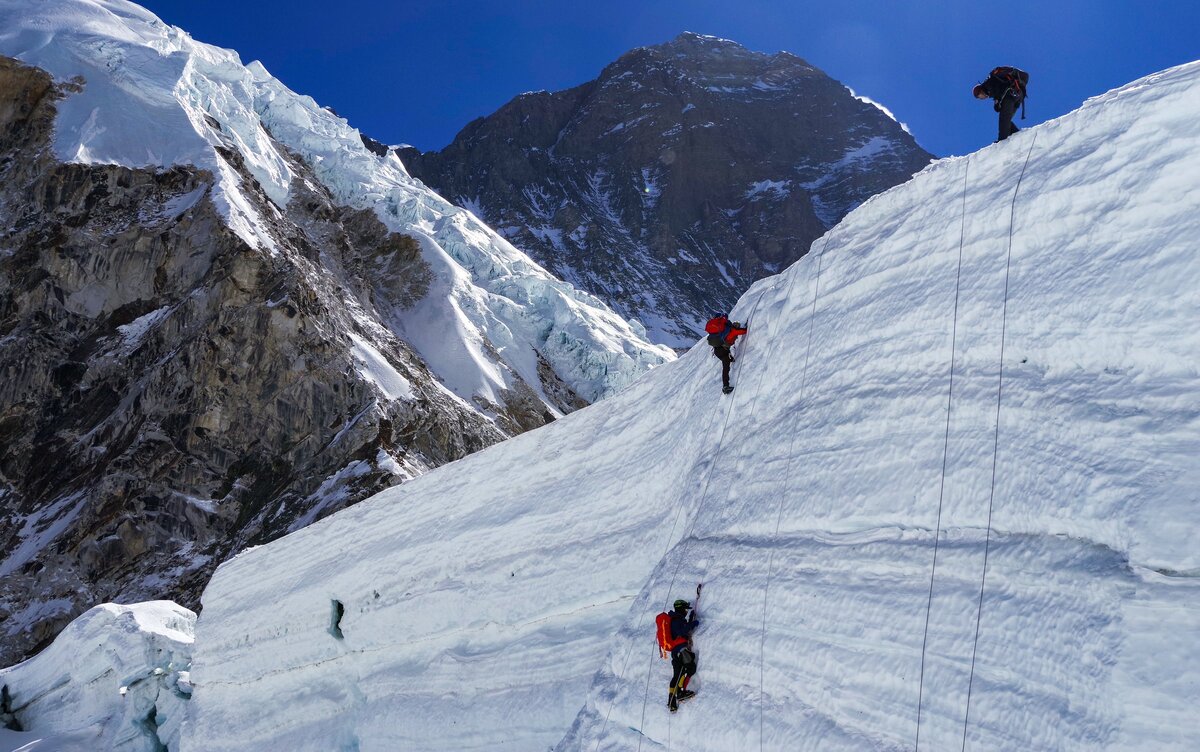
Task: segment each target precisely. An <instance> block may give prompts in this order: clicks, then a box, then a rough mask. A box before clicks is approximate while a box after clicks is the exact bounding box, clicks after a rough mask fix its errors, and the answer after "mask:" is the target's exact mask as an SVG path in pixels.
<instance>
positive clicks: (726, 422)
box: [595, 290, 766, 750]
mask: <svg viewBox="0 0 1200 752" xmlns="http://www.w3.org/2000/svg"><path fill="white" fill-rule="evenodd" d="M765 294H766V290H763V292H762V293H759V296H758V297H757V298H756V299H755V301H754V305H753V306H751V308H750V314H749V315H748V316H747V317H746V321H747V323H749V322H750V321H752V320H753V319H754V313H755V311H757V310H758V304H759V303H760V302H762V299H763V295H765ZM739 355H743V356H744V354H743V353H740V352H739ZM742 360H743V358H738V362H741V361H742ZM741 371H742V369H741V366H738V368H737V372H738V374H739V375H740V374H741ZM759 381H760V383H761V378H760V380H759ZM713 414H714V416H716V415H719V414H720V413H717V412H714V413H713ZM732 414H733V398H732V397H731V398H730V400H729V407H728V408H727V409H726V411H725V419H724V421H723V422H722V424H721V434H720V438H718V440H717V453H716V454H715V455H714V458H713V461H712V463H710V465H709V469H708V474H707V475H706V477H705V480H704V487H703V489H702V491H701V493H700V501H699V503H698V504H697V505H696V516H695V517H693V519H692V522H691V524H690V525H689V526H688V529H687V531H685V532H684V534H683V536H682V537H681V538H680V540H681V541H684V549H683V550H682V551H681V552H680V559H679V563H678V564H676V566H675V571H674V573H673V574H672V575H671V581H670V584H669V585H668V586H667V598H668V600H669V599H670V595H671V592H672V591H673V590H674V588H675V580H676V578H677V577H678V575H679V568H680V565H681V564H682V562H683V554H684V553H685V552H686V550H687V546H688V545H689V544H690V542H691V541H690V536H691V533H692V530H693V529H694V528H695V525H696V520H697V519H698V518H699V516H700V512H701V510H702V509H703V507H704V502H705V500H706V499H707V497H708V487H709V484H710V483H711V481H712V474H713V468H714V467H715V466H716V463H717V458H719V457H720V454H721V449H722V447H723V445H724V442H725V430H726V428H728V426H729V417H730V416H731V415H732ZM716 420H717V418H716V417H714V422H715V421H716ZM682 512H683V505H682V504H680V505H679V506H678V507H677V508H676V510H675V519H674V521H673V522H672V523H671V532H670V534H668V535H667V545H666V548H665V549H664V550H663V556H662V558H664V559H665V558H666V557H667V554H669V553H670V551H671V541H672V539H673V538H674V536H675V529H676V527H677V526H678V525H679V518H680V515H681V514H682ZM642 616H644V614H643V615H642ZM642 616H639V617H638V631H640V628H641V624H642ZM636 644H637V643H636V641H634V642H630V644H629V648H628V650H626V651H625V659H624V661H623V662H622V668H621V674H622V675H624V674H625V672H626V671H627V670H628V668H629V658H630V657H631V656H632V655H633V647H634V645H636ZM657 652H658V649H657V647H655V648H654V649H653V650H651V653H650V665H649V668H648V669H647V671H646V687H645V690H644V692H643V695H642V719H641V722H640V723H639V728H642V727H644V726H645V725H646V706H647V702H648V700H649V697H650V680H651V678H652V677H653V675H654V656H655V654H656V653H657ZM616 704H617V703H616V698H615V697H614V698H613V701H612V702H611V703H609V706H608V712H607V713H606V714H605V716H604V724H603V726H601V728H600V734H599V735H598V736H597V737H596V746H595V749H599V748H600V740H601V739H602V738H603V737H604V734H605V732H606V731H607V730H608V722H609V719H610V717H611V716H612V711H613V708H614V707H616ZM643 738H644V735H642V736H639V737H638V749H639V750H640V749H641V746H642V739H643Z"/></svg>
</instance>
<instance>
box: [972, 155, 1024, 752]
mask: <svg viewBox="0 0 1200 752" xmlns="http://www.w3.org/2000/svg"><path fill="white" fill-rule="evenodd" d="M1036 143H1037V131H1034V133H1033V140H1031V141H1030V142H1029V151H1028V152H1026V153H1025V164H1024V165H1022V166H1021V176H1020V177H1019V178H1017V187H1016V188H1014V189H1013V197H1012V204H1011V205H1010V206H1009V210H1008V255H1007V258H1006V260H1005V262H1004V305H1003V307H1002V308H1001V312H1000V377H999V379H998V380H997V383H996V431H995V435H994V436H993V439H992V484H991V485H992V487H991V491H990V493H989V494H988V516H987V535H986V536H985V537H984V542H983V575H982V577H980V579H979V605H978V607H977V608H976V611H975V641H974V643H973V644H972V645H971V673H970V677H969V678H968V679H967V708H966V711H965V712H964V713H963V739H962V749H963V750H966V748H967V724H968V723H969V721H970V718H971V689H972V687H973V685H974V684H975V655H976V653H977V652H978V649H979V625H980V623H981V622H982V618H983V590H984V587H985V586H986V584H987V566H988V554H989V553H990V550H991V545H992V508H993V502H994V501H995V499H996V463H997V459H998V457H999V456H1000V403H1001V399H1002V398H1003V395H1004V338H1005V334H1006V333H1007V326H1008V282H1009V277H1010V273H1011V271H1012V238H1013V223H1014V220H1015V218H1016V212H1017V194H1018V193H1020V192H1021V181H1022V180H1024V179H1025V169H1026V168H1027V167H1029V158H1030V157H1031V156H1033V146H1034V144H1036Z"/></svg>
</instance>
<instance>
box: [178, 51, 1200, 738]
mask: <svg viewBox="0 0 1200 752" xmlns="http://www.w3.org/2000/svg"><path fill="white" fill-rule="evenodd" d="M1198 122H1200V63H1194V64H1190V65H1187V66H1182V67H1180V68H1176V69H1172V70H1169V71H1166V72H1163V73H1161V74H1158V75H1155V76H1151V77H1149V78H1146V79H1143V80H1141V81H1138V82H1136V83H1134V84H1131V85H1129V86H1127V87H1124V88H1123V89H1119V90H1115V91H1113V92H1110V93H1108V94H1106V95H1104V96H1101V97H1098V98H1095V99H1093V100H1090V101H1089V102H1087V103H1086V104H1085V105H1084V106H1083V108H1082V109H1081V110H1080V111H1078V112H1076V113H1072V114H1070V115H1068V116H1066V117H1063V118H1061V119H1059V120H1057V121H1053V122H1050V123H1047V124H1045V125H1042V126H1039V127H1037V128H1035V129H1030V130H1028V131H1023V132H1022V133H1021V134H1019V135H1018V136H1016V137H1014V138H1011V139H1009V140H1008V141H1005V142H1003V143H1001V144H997V145H995V146H992V147H989V148H987V149H984V150H983V151H981V152H979V153H977V154H973V155H971V156H970V157H968V158H959V159H953V160H943V161H941V162H938V163H936V164H935V165H933V166H931V167H930V168H928V169H927V170H925V171H923V172H922V173H921V174H919V175H918V176H917V177H916V178H915V179H914V180H913V181H911V182H910V183H908V184H906V185H904V186H901V187H899V188H896V189H894V190H891V191H889V192H887V193H885V194H882V195H880V196H877V197H876V198H874V199H872V200H870V201H868V202H867V203H866V204H865V205H864V206H863V207H861V208H860V209H858V210H857V211H855V212H853V213H852V214H851V215H850V216H849V217H847V219H846V220H845V221H844V222H842V223H841V224H840V225H838V226H837V227H835V228H834V229H833V230H832V231H831V232H830V233H828V234H827V235H826V236H824V237H823V238H821V239H820V240H818V241H817V243H816V244H815V245H814V248H813V251H812V252H811V253H810V254H809V255H808V256H806V257H805V258H803V259H801V260H800V261H799V262H797V263H796V264H794V265H793V266H792V267H791V268H789V269H788V270H787V271H786V272H785V273H784V274H781V275H779V276H776V277H773V278H770V279H766V280H763V281H762V282H760V283H758V284H756V285H755V286H754V287H753V288H752V289H751V290H750V291H749V292H748V293H747V294H746V295H745V296H744V297H743V298H742V300H741V302H740V303H739V305H738V306H737V308H736V309H735V311H734V315H735V317H737V318H741V319H743V320H746V319H748V320H749V321H750V333H749V335H748V336H747V339H746V340H745V342H744V343H743V344H742V345H741V350H740V353H739V358H738V363H737V368H738V371H737V372H736V373H735V382H736V391H734V392H733V394H732V395H730V396H728V397H722V396H721V394H720V391H719V382H718V377H717V365H716V361H714V360H713V359H712V357H711V356H710V355H709V354H708V352H707V349H706V348H705V347H704V346H703V345H700V346H697V347H695V348H693V350H692V351H691V352H689V353H688V354H687V355H685V356H684V357H683V358H681V359H680V360H679V361H678V362H676V363H673V364H671V365H669V366H667V367H664V368H660V369H656V370H655V371H653V372H652V373H651V374H649V375H648V376H647V377H645V378H644V379H642V380H641V381H639V382H638V383H636V384H635V385H634V386H633V387H632V388H630V389H629V390H627V391H625V392H623V393H622V394H620V395H618V396H616V397H615V398H613V399H611V400H608V401H606V402H604V403H602V404H599V405H596V406H593V407H591V408H588V409H585V410H582V411H579V412H577V413H575V414H573V415H571V416H568V417H567V418H566V419H564V420H561V421H558V422H556V423H554V424H553V425H550V426H547V427H545V428H543V429H539V430H537V431H534V432H531V433H528V434H525V435H523V436H520V437H518V438H516V439H514V440H512V441H509V442H505V443H503V444H500V445H497V446H494V447H492V448H490V449H488V450H485V451H483V452H480V453H478V454H476V455H473V456H471V457H469V458H467V459H465V460H462V461H460V462H457V463H454V464H453V465H452V466H447V467H445V468H442V469H440V470H437V471H434V472H432V473H429V474H428V475H425V476H423V477H421V478H419V479H417V480H416V481H414V482H412V483H409V484H406V485H404V486H402V487H399V488H396V489H392V490H389V491H386V492H384V493H382V494H380V495H378V496H376V497H374V498H373V499H371V500H369V501H367V502H364V503H362V504H360V505H358V506H356V507H353V508H351V509H348V510H345V511H343V512H340V513H338V514H337V515H334V516H333V517H330V518H328V519H325V520H323V521H322V522H320V523H318V524H316V525H313V526H311V527H309V528H307V529H305V530H302V531H300V532H298V533H296V534H294V535H290V536H288V537H286V538H283V539H281V540H278V541H275V542H274V543H271V544H269V545H267V546H264V547H261V548H257V549H254V550H252V551H248V552H245V553H243V554H242V555H241V556H239V557H238V558H236V559H234V560H233V561H230V562H227V563H226V564H224V565H223V566H222V567H221V568H220V569H219V570H218V571H217V573H216V575H215V576H214V578H213V580H212V582H211V584H210V586H209V588H208V590H207V591H206V593H205V596H204V612H203V616H202V617H201V619H200V622H199V626H198V645H199V650H198V651H197V655H196V669H195V673H196V678H197V690H196V700H195V706H194V709H195V711H196V716H195V720H194V724H193V725H192V726H191V727H190V729H189V732H188V733H187V734H186V735H185V737H184V739H183V742H184V749H191V750H199V749H205V750H218V749H229V750H233V749H244V748H245V747H246V746H247V745H250V746H256V747H261V748H267V747H274V748H289V749H328V748H332V747H337V748H344V749H364V750H365V749H424V750H442V749H444V750H484V749H487V750H499V749H512V750H528V749H545V748H547V747H549V746H553V745H556V744H557V745H558V748H560V749H571V750H574V749H586V750H596V749H600V750H615V749H622V750H631V749H662V748H668V747H671V745H672V743H674V745H675V748H679V746H680V744H681V741H680V740H686V742H684V743H685V744H686V746H687V748H688V749H699V750H732V749H738V750H745V749H764V750H766V749H770V750H801V749H810V750H839V749H881V748H882V749H893V748H894V749H912V748H914V747H917V748H919V749H929V750H942V749H958V748H961V747H963V746H969V747H970V748H972V749H1080V750H1083V749H1088V750H1091V749H1113V750H1127V749H1154V750H1164V749H1177V750H1184V749H1189V748H1194V743H1195V739H1196V738H1200V715H1197V714H1196V713H1195V706H1196V703H1197V701H1200V653H1198V652H1197V651H1196V650H1195V646H1196V645H1197V644H1198V641H1200V580H1198V579H1197V578H1196V573H1197V571H1200V551H1198V550H1197V548H1196V546H1195V541H1196V540H1197V536H1198V535H1200V506H1198V505H1197V503H1196V489H1197V487H1198V485H1200V397H1198V396H1197V395H1200V369H1198V366H1197V361H1196V357H1195V356H1196V353H1197V352H1198V351H1200V335H1197V333H1196V332H1197V331H1200V293H1198V292H1197V291H1198V290H1200V258H1197V255H1196V253H1195V238H1196V237H1200V175H1198V173H1197V172H1196V170H1195V165H1196V164H1198V163H1200V138H1197V136H1198V135H1200V134H1198V126H1197V123H1198ZM697 581H704V582H705V583H706V585H707V587H706V588H705V590H704V594H703V600H702V602H701V604H700V614H701V619H702V626H701V628H700V630H699V632H698V633H697V636H696V645H697V648H698V650H699V654H700V674H699V678H698V679H697V681H696V682H695V683H694V684H693V686H698V687H699V695H698V696H697V697H696V698H695V699H694V700H692V701H691V703H689V704H688V705H685V706H684V707H683V708H682V709H681V710H680V712H679V713H678V714H677V715H670V714H668V713H667V712H666V708H665V700H666V691H665V690H666V683H667V680H668V676H669V666H668V664H666V663H664V662H663V661H660V660H659V659H658V657H657V655H656V649H655V646H654V641H653V617H654V614H655V613H656V612H657V611H659V610H660V609H662V608H664V607H665V605H666V604H668V603H669V602H670V601H671V600H673V599H674V598H677V597H690V594H691V593H692V591H693V589H694V586H695V583H696V582H697Z"/></svg>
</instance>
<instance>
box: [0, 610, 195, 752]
mask: <svg viewBox="0 0 1200 752" xmlns="http://www.w3.org/2000/svg"><path fill="white" fill-rule="evenodd" d="M195 623H196V614H194V613H192V612H191V611H189V610H188V609H186V608H183V607H182V606H178V605H176V604H174V603H171V602H170V601H150V602H147V603H135V604H133V605H130V606H122V605H118V604H116V603H105V604H102V605H100V606H96V607H95V608H93V609H91V610H90V611H88V612H87V613H85V614H83V615H81V616H79V617H78V618H76V619H75V620H74V621H73V622H71V624H70V625H69V626H68V627H67V628H66V629H64V630H63V631H62V633H61V634H59V636H58V637H57V638H56V639H55V640H54V642H53V643H52V644H51V645H50V647H48V648H46V650H44V651H42V652H41V653H39V654H38V655H36V656H35V657H33V658H30V659H29V660H27V661H25V662H24V663H20V664H18V665H16V666H13V667H11V668H7V669H0V685H4V686H5V688H6V689H7V690H8V693H9V696H10V700H11V716H8V717H5V718H4V719H3V720H4V721H6V722H8V723H9V724H11V725H14V726H15V725H19V726H20V729H19V731H18V730H13V729H8V730H0V747H2V748H4V749H18V748H19V749H22V750H26V749H28V750H50V749H61V750H74V749H79V750H85V749H88V750H95V749H104V750H129V751H130V752H133V751H134V750H137V751H138V752H140V751H141V750H160V749H165V748H171V749H175V748H176V745H177V744H178V740H179V731H180V727H181V724H182V722H183V719H184V715H185V713H186V709H187V703H188V700H189V699H190V697H191V691H192V689H191V683H190V680H189V676H188V667H189V666H190V664H191V652H192V641H193V630H194V627H195ZM5 710H6V711H8V710H9V709H8V708H6V709H5ZM14 720H15V723H13V721H14ZM4 744H9V745H12V746H11V747H4V746H3V745H4ZM26 745H28V746H26ZM164 745H165V746H164Z"/></svg>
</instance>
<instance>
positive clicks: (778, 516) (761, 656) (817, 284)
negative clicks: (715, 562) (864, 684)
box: [758, 230, 833, 752]
mask: <svg viewBox="0 0 1200 752" xmlns="http://www.w3.org/2000/svg"><path fill="white" fill-rule="evenodd" d="M832 235H833V231H832V230H831V231H830V233H829V234H828V235H826V236H825V242H824V243H823V244H822V245H821V253H820V254H819V255H818V256H817V274H816V280H815V281H814V282H813V302H812V310H811V311H810V312H809V316H808V345H807V347H806V348H805V351H804V368H803V370H802V371H801V376H800V395H799V397H798V398H797V400H796V404H797V405H799V404H801V403H803V401H804V392H805V389H806V387H807V384H808V361H809V357H810V356H811V355H812V343H813V328H814V324H815V322H816V319H817V295H818V293H819V292H820V290H821V266H822V263H823V262H824V260H825V251H826V249H828V248H829V240H830V237H831V236H832ZM799 276H800V275H799V274H796V275H794V276H793V277H792V285H793V286H794V285H795V283H796V279H797V278H798V277H799ZM785 299H786V300H790V299H791V288H789V289H788V294H787V297H786V298H785ZM795 444H796V432H795V431H793V432H792V437H791V441H790V442H789V443H788V454H787V464H786V465H785V468H786V469H785V470H784V475H783V491H782V492H781V493H780V494H779V507H778V510H777V511H776V513H775V534H774V537H776V538H778V537H779V526H780V524H781V522H782V521H783V500H784V497H785V496H786V495H787V487H788V482H789V481H790V480H791V470H792V459H791V458H792V451H793V450H794V448H795ZM774 563H775V548H774V547H772V548H771V553H770V554H769V555H768V556H767V581H766V582H765V583H764V585H763V616H762V637H761V638H760V639H759V642H758V748H759V751H760V752H761V751H762V749H763V743H764V742H763V735H764V729H765V721H764V714H763V675H764V673H765V671H766V668H765V664H766V646H767V604H768V603H769V602H770V601H769V595H770V591H771V568H772V566H774Z"/></svg>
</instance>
